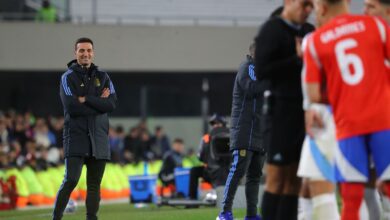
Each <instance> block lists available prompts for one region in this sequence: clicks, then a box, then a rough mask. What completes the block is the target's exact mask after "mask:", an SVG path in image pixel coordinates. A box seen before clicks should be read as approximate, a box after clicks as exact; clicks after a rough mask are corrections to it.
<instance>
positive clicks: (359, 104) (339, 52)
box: [303, 15, 390, 139]
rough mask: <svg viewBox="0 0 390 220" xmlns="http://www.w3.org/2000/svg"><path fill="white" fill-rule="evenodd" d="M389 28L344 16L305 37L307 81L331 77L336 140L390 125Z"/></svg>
mask: <svg viewBox="0 0 390 220" xmlns="http://www.w3.org/2000/svg"><path fill="white" fill-rule="evenodd" d="M388 58H390V31H389V29H388V27H387V25H386V24H385V22H383V21H382V20H381V19H379V18H376V17H370V16H363V15H342V16H338V17H336V18H334V19H333V20H331V21H330V22H329V23H328V24H326V25H324V26H322V27H321V28H320V29H318V30H317V31H315V32H314V33H312V34H311V35H310V36H308V37H307V39H305V46H304V62H305V68H304V70H303V79H304V81H305V82H306V83H319V84H320V85H321V84H322V83H323V82H322V81H324V80H325V81H326V86H327V95H328V99H329V102H330V104H331V106H332V108H333V113H334V119H335V123H336V127H337V138H338V139H343V138H348V137H351V136H356V135H362V134H369V133H372V132H376V131H381V130H386V129H390V82H389V76H388V74H389V73H388V70H387V68H386V65H385V61H386V60H388Z"/></svg>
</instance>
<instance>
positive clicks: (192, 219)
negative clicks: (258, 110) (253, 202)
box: [0, 204, 245, 220]
mask: <svg viewBox="0 0 390 220" xmlns="http://www.w3.org/2000/svg"><path fill="white" fill-rule="evenodd" d="M51 211H52V209H39V210H28V211H27V210H26V211H20V210H19V211H18V210H14V211H0V220H38V219H40V220H45V219H47V220H50V219H51ZM218 212H219V209H217V208H196V209H184V208H176V207H156V206H149V207H146V208H134V205H132V204H110V205H101V206H100V210H99V220H121V219H140V220H208V219H211V220H214V219H215V218H216V216H217V214H218ZM234 215H235V219H237V220H238V219H241V220H242V219H244V216H245V210H244V209H236V210H234ZM83 219H85V206H79V207H78V208H77V211H76V213H73V214H65V215H64V218H63V220H83Z"/></svg>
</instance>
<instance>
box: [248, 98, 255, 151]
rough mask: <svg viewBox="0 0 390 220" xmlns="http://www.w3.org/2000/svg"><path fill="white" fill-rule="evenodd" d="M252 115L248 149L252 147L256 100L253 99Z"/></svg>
mask: <svg viewBox="0 0 390 220" xmlns="http://www.w3.org/2000/svg"><path fill="white" fill-rule="evenodd" d="M252 113H253V115H252V126H251V133H250V135H249V148H251V146H252V134H253V125H254V121H255V119H256V98H253V112H252Z"/></svg>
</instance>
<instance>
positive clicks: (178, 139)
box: [173, 138, 184, 144]
mask: <svg viewBox="0 0 390 220" xmlns="http://www.w3.org/2000/svg"><path fill="white" fill-rule="evenodd" d="M173 143H177V144H184V141H183V139H181V138H175V140H173Z"/></svg>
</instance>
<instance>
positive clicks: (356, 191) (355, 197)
mask: <svg viewBox="0 0 390 220" xmlns="http://www.w3.org/2000/svg"><path fill="white" fill-rule="evenodd" d="M340 185H341V197H342V199H343V209H342V212H341V220H359V209H360V205H361V204H362V201H363V197H364V184H363V183H342V184H340Z"/></svg>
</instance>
